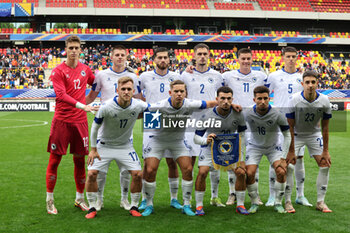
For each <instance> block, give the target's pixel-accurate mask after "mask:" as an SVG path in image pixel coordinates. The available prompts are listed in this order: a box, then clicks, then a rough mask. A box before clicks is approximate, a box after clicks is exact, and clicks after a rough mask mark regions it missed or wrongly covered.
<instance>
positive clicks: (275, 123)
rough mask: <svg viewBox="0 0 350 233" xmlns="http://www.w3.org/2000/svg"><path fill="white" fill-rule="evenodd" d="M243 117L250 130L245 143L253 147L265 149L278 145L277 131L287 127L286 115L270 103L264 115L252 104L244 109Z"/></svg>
mask: <svg viewBox="0 0 350 233" xmlns="http://www.w3.org/2000/svg"><path fill="white" fill-rule="evenodd" d="M244 117H245V120H246V122H247V125H248V130H249V132H250V133H249V137H248V140H247V142H248V143H247V144H248V145H253V146H255V147H260V148H264V149H266V148H270V147H272V146H276V145H278V137H279V133H280V132H281V131H285V130H288V129H289V126H288V122H287V119H286V117H285V116H284V115H283V113H281V112H280V111H279V110H278V109H277V108H275V107H272V106H271V105H269V110H268V112H267V113H266V114H265V115H264V116H261V115H260V114H259V113H257V112H256V105H254V106H253V107H250V108H248V109H247V110H245V111H244Z"/></svg>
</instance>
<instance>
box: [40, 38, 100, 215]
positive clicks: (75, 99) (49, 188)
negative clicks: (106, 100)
mask: <svg viewBox="0 0 350 233" xmlns="http://www.w3.org/2000/svg"><path fill="white" fill-rule="evenodd" d="M80 45H81V43H80V39H79V37H77V36H74V35H73V36H69V37H68V38H67V39H66V48H65V50H66V53H67V60H66V62H63V63H62V64H60V65H58V66H57V67H56V68H55V69H54V70H53V71H52V73H51V77H50V79H51V80H52V83H53V87H54V90H55V93H56V109H55V115H54V117H53V119H52V124H51V130H50V138H49V143H48V146H47V151H48V152H50V159H49V164H48V166H47V171H46V192H47V195H46V208H47V212H48V213H49V214H57V209H56V208H55V205H54V198H53V190H54V188H55V184H56V180H57V167H58V165H59V164H60V161H61V159H62V155H65V154H66V152H67V147H68V144H70V153H71V154H73V161H74V179H75V184H76V189H77V192H76V199H75V206H76V207H79V208H81V209H82V210H83V211H87V210H89V208H88V206H87V205H86V203H85V200H84V187H85V155H88V154H89V131H88V122H87V116H86V112H89V111H93V110H96V109H94V108H93V107H91V106H89V105H86V103H85V91H86V86H87V84H89V85H92V84H93V81H94V79H95V76H94V75H93V73H92V71H91V70H90V68H89V67H88V66H86V65H84V64H82V63H80V62H79V54H80V51H81V50H80ZM87 104H89V103H87Z"/></svg>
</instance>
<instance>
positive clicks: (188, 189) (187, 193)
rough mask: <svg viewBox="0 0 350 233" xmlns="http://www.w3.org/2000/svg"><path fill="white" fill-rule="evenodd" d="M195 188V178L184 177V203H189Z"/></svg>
mask: <svg viewBox="0 0 350 233" xmlns="http://www.w3.org/2000/svg"><path fill="white" fill-rule="evenodd" d="M192 189H193V180H184V179H182V197H183V199H184V205H189V204H190V200H191V195H192Z"/></svg>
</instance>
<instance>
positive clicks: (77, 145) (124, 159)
mask: <svg viewBox="0 0 350 233" xmlns="http://www.w3.org/2000/svg"><path fill="white" fill-rule="evenodd" d="M79 50H80V40H79V38H78V37H76V36H71V37H69V38H68V39H67V41H66V51H67V61H66V62H65V63H62V64H61V65H60V66H58V67H57V68H55V69H54V70H53V72H52V75H51V79H52V81H53V84H54V89H55V92H56V96H57V98H56V112H55V116H54V119H53V122H52V126H51V132H50V139H49V143H48V152H50V159H49V165H48V168H47V174H46V183H47V200H46V201H47V211H48V213H51V214H57V209H56V208H55V206H54V201H53V190H54V186H55V183H56V179H57V167H58V165H59V163H60V160H61V158H62V155H64V154H66V149H67V146H68V144H70V145H71V147H70V148H71V149H70V153H72V154H73V159H74V164H75V172H74V176H75V181H76V186H77V195H76V203H75V205H76V206H77V207H80V208H81V209H83V210H89V212H88V214H87V215H86V217H87V218H93V217H95V216H96V213H97V212H96V210H100V209H101V208H102V207H103V190H104V184H105V179H106V173H107V170H108V167H109V163H110V162H111V160H116V161H117V164H118V165H119V168H120V170H121V174H120V177H121V182H120V184H121V190H122V200H121V207H124V208H125V209H127V210H129V211H130V213H131V214H132V215H133V216H141V214H140V212H139V210H141V209H144V212H143V213H142V215H143V216H148V215H150V214H151V213H152V212H153V195H154V192H155V187H156V183H155V177H156V172H157V169H158V165H159V161H160V159H161V158H162V157H165V158H166V159H167V164H168V167H169V187H170V194H171V206H172V207H175V208H178V209H181V210H182V211H183V213H186V214H187V215H196V214H197V215H203V214H204V210H203V196H204V191H205V178H206V176H207V174H208V172H209V171H210V172H209V173H210V178H211V183H212V185H211V189H212V192H211V194H212V198H211V204H213V205H216V206H224V204H222V203H221V200H220V199H219V198H218V196H217V194H218V182H219V176H220V173H219V171H218V170H215V169H212V164H210V161H211V159H209V158H210V156H211V155H210V153H209V152H208V150H206V149H205V147H203V146H204V144H208V143H209V142H211V141H212V139H213V137H215V135H217V134H220V132H210V129H198V130H197V131H196V133H195V134H194V133H193V132H192V133H191V132H187V133H186V136H184V132H183V131H182V130H173V131H171V132H167V134H166V137H164V132H163V133H162V131H163V130H155V131H152V132H148V133H144V136H143V157H144V168H143V171H141V167H139V166H140V162H139V159H138V157H137V155H136V153H135V151H134V150H133V148H132V144H131V143H130V137H127V135H129V134H130V135H129V136H131V131H132V126H133V125H134V121H135V120H136V119H137V116H138V114H136V113H139V112H143V111H144V110H145V109H147V108H148V109H153V110H155V109H160V111H161V112H162V111H164V112H166V113H168V114H172V113H178V111H180V112H181V111H184V112H183V113H184V114H185V115H186V114H187V115H188V114H189V113H190V112H191V114H192V112H193V110H194V109H196V108H197V109H198V108H209V107H214V106H215V107H214V108H213V109H210V110H206V111H205V112H194V113H193V115H192V118H195V119H199V118H200V117H203V116H205V117H207V116H209V115H211V116H212V117H218V119H220V117H221V120H223V119H225V120H223V122H225V123H226V122H227V121H226V117H227V116H231V115H232V118H233V119H235V120H233V122H234V123H236V124H237V126H236V128H235V127H234V126H233V125H232V124H233V123H232V122H231V123H232V124H231V125H229V126H228V125H226V126H223V125H225V124H223V125H222V126H223V127H224V128H223V129H221V130H223V131H222V132H225V134H227V133H233V132H235V131H236V130H238V131H239V133H240V135H241V137H242V136H243V138H244V139H242V140H241V143H242V146H241V148H245V145H246V153H245V154H246V158H245V159H246V161H240V162H239V163H238V164H236V168H235V169H233V170H230V171H229V172H228V175H229V186H230V193H229V199H228V201H227V203H226V204H228V205H233V204H234V203H235V199H237V200H236V201H237V209H236V210H237V212H239V213H242V214H248V213H255V212H256V211H257V209H258V204H259V203H260V198H259V195H258V192H257V189H258V187H257V182H255V181H256V180H258V178H257V177H258V175H257V174H258V164H259V162H260V159H261V156H262V154H265V155H267V156H268V159H269V161H270V163H271V164H272V166H271V168H270V185H269V186H270V197H269V200H268V202H267V203H266V205H269V206H275V209H276V210H277V211H278V212H280V213H284V212H286V211H287V212H295V210H294V208H293V205H292V203H291V193H292V188H293V187H292V186H293V173H294V165H295V166H296V169H295V170H296V173H295V175H296V180H297V182H296V183H297V199H296V202H297V203H298V204H302V205H307V206H310V205H311V204H310V203H309V202H308V201H307V199H306V198H305V196H304V192H303V182H304V179H305V170H304V168H303V167H304V164H303V159H302V157H303V148H304V147H303V144H305V142H306V143H307V145H308V147H309V151H310V149H311V153H310V155H312V156H313V157H314V158H315V160H316V162H317V164H318V166H319V167H320V171H319V175H318V178H317V193H318V198H317V206H316V208H317V209H319V210H321V211H323V212H330V211H331V210H330V209H329V208H328V207H327V205H326V204H325V203H324V196H325V193H326V189H327V184H328V173H329V167H330V155H329V153H328V121H329V118H330V116H331V113H330V107H329V105H330V104H329V100H328V98H327V97H325V96H323V95H321V94H318V93H317V92H316V88H317V74H315V73H314V72H305V73H304V77H303V78H302V77H301V74H299V73H298V72H296V66H295V64H296V60H297V51H296V50H295V48H293V47H286V48H285V49H284V50H283V58H284V61H285V67H284V69H283V70H281V71H277V72H274V73H272V74H270V75H269V76H268V77H266V75H265V74H264V73H262V72H259V71H253V70H251V68H250V66H251V63H252V54H251V51H250V50H249V49H241V50H240V51H239V52H238V61H239V63H240V70H234V71H230V72H226V73H225V74H223V75H221V74H220V73H218V72H216V71H213V70H211V69H209V68H208V67H207V63H208V59H209V48H208V46H207V45H205V44H198V45H196V46H195V47H194V53H195V54H194V57H195V60H196V64H195V66H194V67H188V69H187V70H186V72H184V73H183V74H182V75H181V76H179V75H178V74H176V73H172V72H169V71H168V69H167V68H168V64H169V54H168V50H167V49H165V48H158V49H157V50H156V51H155V52H154V62H155V64H156V69H155V70H154V71H152V72H145V73H143V74H142V75H141V76H140V77H139V78H138V79H137V77H136V75H135V74H133V73H131V72H129V71H128V70H127V69H126V67H125V58H126V55H127V54H126V49H125V48H124V47H123V46H117V47H116V48H114V49H113V52H112V60H113V67H112V68H110V69H108V70H104V71H101V72H99V73H98V74H97V76H96V78H95V77H94V76H93V74H92V72H91V71H90V70H89V68H88V67H86V66H84V65H83V64H81V63H79V62H78V54H79ZM127 77H129V78H127ZM303 79H304V80H303ZM120 80H121V81H123V82H121V83H119V81H120ZM171 83H172V86H171V87H170V84H171ZM86 84H89V85H92V91H91V92H90V93H89V95H88V96H86V98H85V87H86ZM223 85H225V86H226V87H222V86H223ZM264 85H265V86H268V87H269V88H270V90H274V93H275V97H274V105H275V106H277V107H279V109H278V110H277V108H271V106H270V105H269V89H268V88H266V87H264ZM303 86H304V87H303ZM302 90H304V91H302ZM117 91H118V92H119V93H118V95H117V93H116V92H117ZM133 91H135V94H134V97H135V98H145V100H146V101H147V103H149V104H150V105H149V106H148V105H147V104H145V103H144V102H142V101H140V100H137V99H135V98H132V96H133V94H132V93H133ZM300 91H302V92H300ZM100 92H101V102H102V103H103V105H102V107H101V109H100V110H99V111H98V113H97V114H96V117H95V121H94V123H93V127H92V130H91V132H92V135H91V137H92V138H91V147H92V149H91V152H90V155H89V158H88V164H89V167H88V169H89V173H88V174H89V175H88V180H87V183H86V188H87V198H88V201H89V204H90V206H89V207H88V206H87V205H86V204H85V201H84V184H85V160H84V155H86V154H88V129H87V118H86V113H85V112H89V111H93V110H97V108H96V107H91V106H89V105H85V103H86V104H89V103H91V102H92V101H93V100H94V99H95V98H96V97H97V95H98V94H99V93H100ZM141 92H142V93H143V95H141ZM169 93H170V96H171V97H170V98H169ZM295 93H298V94H295ZM293 94H295V95H294V96H295V97H293V98H292V100H293V99H294V98H295V99H296V100H295V101H294V102H295V103H294V104H295V106H293V105H289V106H288V108H283V107H286V106H287V103H292V102H293V101H289V97H291V96H292V95H293ZM185 97H186V98H185ZM108 100H109V101H108ZM214 100H216V101H214ZM232 101H234V103H232ZM104 103H105V105H104ZM231 103H232V104H231ZM216 104H217V106H216ZM300 104H301V107H300V106H299V105H300ZM252 105H254V106H255V107H250V106H252ZM107 106H109V107H107ZM240 106H242V107H243V108H244V109H245V111H243V112H244V113H243V114H242V113H239V112H238V111H239V108H240ZM259 106H260V107H259ZM232 107H233V108H232ZM133 108H135V110H133V111H131V112H130V109H133ZM300 109H307V111H302V112H301V113H300V114H304V115H303V116H301V115H300V114H299V112H298V111H299V110H300ZM82 110H83V111H82ZM84 111H85V112H84ZM236 111H237V112H236ZM247 112H251V113H250V114H248V115H247ZM286 113H288V114H289V115H287V116H288V123H289V125H290V126H291V130H290V132H291V136H290V134H289V131H288V128H289V127H288V124H287V118H286V117H285V116H284V115H285V114H286ZM298 114H299V115H300V116H299V115H298ZM243 115H245V116H246V118H247V116H249V117H252V118H256V117H257V118H258V119H260V118H261V119H260V120H261V121H263V120H262V119H264V118H268V117H272V118H273V120H267V122H265V123H264V124H263V125H255V124H257V122H259V120H258V119H255V120H252V121H251V123H250V121H249V120H247V119H245V120H241V121H239V119H244V117H243ZM249 117H248V118H249ZM249 119H250V118H249ZM300 119H303V121H304V122H302V121H300ZM320 120H321V125H322V133H321V128H320V127H319V126H317V123H318V122H319V121H320ZM238 122H242V123H241V124H238ZM245 122H246V123H245ZM243 123H244V124H243ZM246 124H247V126H248V128H251V129H250V130H249V131H248V132H247V133H246V134H245V135H244V130H243V129H245V126H246ZM251 124H253V125H251ZM100 125H102V127H99V126H100ZM116 127H117V128H118V130H114V131H112V130H111V129H116ZM225 127H226V128H225ZM270 127H272V128H270ZM277 128H280V131H281V132H283V134H282V133H277V132H278V130H277ZM252 129H254V130H252ZM255 129H257V130H255ZM271 129H274V130H271ZM206 131H207V132H206ZM97 132H98V133H97ZM287 132H288V133H287ZM294 132H297V134H296V136H294ZM169 133H171V136H169ZM95 134H96V135H95ZM190 134H192V135H190ZM256 134H257V135H258V136H256ZM270 134H273V135H274V136H271V135H270ZM62 135H63V136H64V137H62ZM254 135H255V136H254ZM282 135H283V136H284V137H282ZM304 136H305V137H306V138H310V140H309V141H308V140H305V138H301V137H304ZM290 138H292V139H291V146H290V147H289V146H288V145H289V142H290ZM311 138H313V140H312V139H311ZM266 139H268V140H269V142H265V141H264V140H266ZM294 139H295V140H294ZM96 141H99V143H98V144H97V145H96ZM175 141H176V142H177V143H174V142H175ZM294 141H295V143H294ZM316 142H317V143H318V144H317V143H316ZM197 144H200V145H202V148H200V146H199V145H197ZM294 144H295V148H296V150H295V151H296V154H297V156H298V159H295V153H294ZM266 145H269V147H266ZM282 145H283V146H282ZM207 148H208V147H207ZM288 148H289V149H288ZM115 150H118V151H119V153H118V154H119V157H118V158H116V157H115V154H116V153H113V151H115ZM287 151H288V153H287ZM120 152H122V153H120ZM244 152H245V151H244ZM282 152H283V153H285V154H286V155H285V156H282ZM121 154H124V156H120V155H121ZM99 156H101V157H99ZM196 156H199V161H198V165H199V173H198V176H197V180H196V183H195V190H196V193H195V199H196V213H194V212H193V211H192V210H191V207H190V199H191V193H192V188H193V181H192V170H193V166H194V163H195V160H196ZM94 158H95V159H94ZM96 158H97V159H96ZM98 158H100V159H101V160H99V159H98ZM281 158H282V159H281ZM176 163H177V164H179V167H180V170H181V172H182V190H183V200H184V205H183V206H182V205H181V204H180V203H179V202H178V200H177V190H178V186H179V178H178V177H179V175H178V171H177V165H176ZM297 171H298V172H297ZM142 173H143V174H142ZM235 173H236V174H235ZM130 174H131V176H132V182H131V186H130V190H131V205H130V204H129V202H128V190H129V185H130ZM276 174H277V177H276ZM256 175H257V176H256ZM141 177H142V178H141ZM236 177H237V178H236ZM246 177H247V178H246ZM254 177H255V178H254ZM286 177H289V178H286ZM236 179H237V181H236ZM276 180H277V181H276ZM286 180H287V183H286ZM141 184H143V185H141ZM141 186H143V188H142V191H143V195H142V196H143V200H142V202H141V205H140V207H139V208H138V202H139V199H140V196H141ZM246 188H247V190H248V193H249V196H250V197H251V199H252V206H251V208H250V209H249V211H247V210H246V209H245V208H244V203H243V202H244V196H245V189H246ZM284 192H285V200H286V201H285V209H284V207H283V206H282V204H281V202H282V199H283V194H284ZM242 200H243V202H242Z"/></svg>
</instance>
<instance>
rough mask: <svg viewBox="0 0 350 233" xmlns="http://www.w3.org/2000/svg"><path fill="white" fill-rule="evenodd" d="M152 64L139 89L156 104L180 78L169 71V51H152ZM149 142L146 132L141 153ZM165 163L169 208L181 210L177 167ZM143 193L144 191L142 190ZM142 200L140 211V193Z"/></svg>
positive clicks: (172, 161)
mask: <svg viewBox="0 0 350 233" xmlns="http://www.w3.org/2000/svg"><path fill="white" fill-rule="evenodd" d="M153 56H154V62H155V63H156V67H155V70H153V71H148V72H144V73H142V74H141V75H140V88H141V90H142V91H143V92H144V95H145V97H146V101H147V103H156V102H158V101H160V100H163V99H165V98H167V97H169V90H170V89H169V86H170V83H171V82H172V81H174V80H176V79H180V76H179V75H178V74H177V73H175V72H171V71H169V69H168V67H169V63H170V58H169V50H168V49H167V48H164V47H160V48H157V49H156V50H155V51H154V55H153ZM149 140H150V137H149V135H148V134H147V132H144V133H143V151H144V152H145V149H146V145H147V144H148V141H149ZM166 162H167V164H168V168H169V173H168V181H169V189H170V206H172V207H174V208H176V209H181V208H182V206H181V204H180V203H179V202H178V200H177V194H178V189H179V172H178V169H177V165H176V163H175V161H174V159H172V157H169V158H168V157H167V156H166ZM145 166H147V164H144V169H143V172H144V174H145V171H146V170H147V167H145ZM143 191H144V189H143ZM142 196H143V200H142V202H141V205H140V208H139V209H140V210H143V209H145V208H146V200H145V193H144V192H143V193H142Z"/></svg>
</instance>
